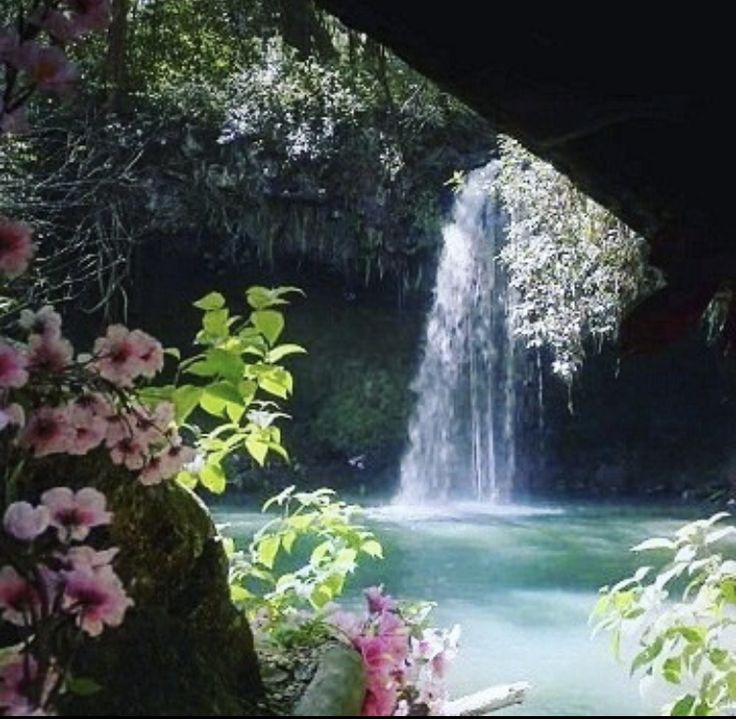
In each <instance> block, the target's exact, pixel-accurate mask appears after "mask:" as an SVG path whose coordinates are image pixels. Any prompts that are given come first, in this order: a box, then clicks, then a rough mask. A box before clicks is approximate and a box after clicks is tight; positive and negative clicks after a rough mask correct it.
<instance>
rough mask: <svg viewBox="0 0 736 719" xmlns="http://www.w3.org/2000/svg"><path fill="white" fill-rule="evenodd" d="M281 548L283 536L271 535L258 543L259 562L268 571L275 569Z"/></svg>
mask: <svg viewBox="0 0 736 719" xmlns="http://www.w3.org/2000/svg"><path fill="white" fill-rule="evenodd" d="M279 547H281V536H280V535H279V534H270V535H267V536H265V537H262V538H261V539H260V540H259V541H258V561H259V562H260V563H261V564H262V565H263V566H264V567H268V569H273V565H274V562H275V561H276V555H277V554H278V552H279Z"/></svg>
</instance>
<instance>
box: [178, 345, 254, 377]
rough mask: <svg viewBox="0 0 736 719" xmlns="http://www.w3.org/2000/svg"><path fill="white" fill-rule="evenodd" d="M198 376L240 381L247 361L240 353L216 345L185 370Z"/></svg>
mask: <svg viewBox="0 0 736 719" xmlns="http://www.w3.org/2000/svg"><path fill="white" fill-rule="evenodd" d="M184 371H185V372H188V373H189V374H193V375H196V376H197V377H224V378H225V379H228V380H230V381H231V382H239V381H240V380H241V379H242V378H243V372H244V371H245V363H244V362H243V360H242V359H241V358H240V356H239V355H237V354H235V353H233V352H228V351H227V350H223V349H220V348H218V347H215V348H213V349H210V350H207V353H206V355H205V358H204V359H203V360H199V361H197V362H195V363H194V364H192V365H190V366H189V367H187V368H186V370H184Z"/></svg>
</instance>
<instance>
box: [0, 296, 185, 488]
mask: <svg viewBox="0 0 736 719" xmlns="http://www.w3.org/2000/svg"><path fill="white" fill-rule="evenodd" d="M20 325H21V327H22V328H23V329H24V330H25V331H26V332H27V333H28V341H27V343H20V342H17V343H11V342H9V341H6V340H0V431H3V430H4V429H6V428H8V427H10V428H14V429H15V430H16V433H17V443H18V444H19V445H20V446H21V447H23V448H25V449H27V450H28V451H29V452H31V453H32V455H33V456H34V457H45V456H47V455H52V454H71V455H77V456H81V455H85V454H87V453H88V452H90V451H92V450H94V449H96V448H97V447H100V446H104V447H105V448H106V449H107V451H108V452H109V454H110V459H111V460H112V462H113V463H114V464H118V465H124V466H125V467H127V468H128V469H130V470H131V471H134V472H138V476H139V479H140V481H141V483H142V484H146V485H152V484H158V483H159V482H161V481H163V480H165V479H169V478H171V477H173V476H175V475H176V474H178V472H179V471H180V470H181V469H182V468H183V467H184V465H186V464H188V463H190V462H191V461H192V460H193V459H194V450H193V449H192V448H191V447H188V446H186V445H184V444H183V443H182V441H181V438H180V437H179V435H178V434H177V432H176V428H175V426H174V422H173V420H174V407H173V405H172V404H171V403H170V402H160V403H159V404H158V405H156V406H154V407H147V406H144V405H143V404H140V403H139V402H136V401H135V400H134V399H133V396H132V393H131V390H132V388H133V385H134V382H135V381H136V380H137V379H139V378H140V377H146V378H151V377H153V376H154V375H155V374H156V373H157V372H159V371H160V370H161V369H162V367H163V361H164V355H163V349H162V347H161V344H160V342H158V340H156V339H155V338H153V337H151V336H150V335H149V334H146V333H145V332H143V331H141V330H129V329H127V328H126V327H124V326H123V325H112V326H111V327H109V328H108V329H107V332H106V334H105V336H104V337H100V338H99V339H98V340H96V342H95V345H94V354H93V355H92V356H91V357H90V358H89V359H86V358H76V359H75V357H74V348H73V347H72V345H71V343H70V342H69V340H67V339H65V338H64V337H63V336H62V333H61V317H60V316H59V314H58V313H57V312H55V311H54V309H53V308H52V307H50V306H46V307H43V308H41V309H40V310H39V311H38V312H33V311H31V310H23V311H22V312H21V316H20ZM67 375H69V376H72V375H73V376H74V377H75V378H76V382H77V384H78V385H80V384H81V385H82V386H84V385H86V386H87V389H85V390H83V391H75V392H74V393H71V394H70V397H69V399H67V400H65V401H61V402H59V401H58V399H57V402H56V403H55V404H44V403H42V404H38V402H34V403H33V405H32V406H30V407H28V409H27V410H26V409H24V408H23V406H22V404H20V403H18V402H11V401H9V400H10V397H11V392H13V391H16V390H22V389H23V388H25V387H26V386H28V387H36V386H38V385H39V384H41V383H42V382H43V381H50V382H51V384H52V386H57V387H58V386H59V385H61V386H62V387H63V386H64V383H65V382H66V381H67V380H66V376H67ZM95 387H97V388H95Z"/></svg>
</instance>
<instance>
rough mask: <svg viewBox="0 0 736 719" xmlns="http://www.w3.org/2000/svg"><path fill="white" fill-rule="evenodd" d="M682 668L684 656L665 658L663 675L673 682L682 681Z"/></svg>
mask: <svg viewBox="0 0 736 719" xmlns="http://www.w3.org/2000/svg"><path fill="white" fill-rule="evenodd" d="M681 670H682V658H681V657H670V658H669V659H665V662H664V664H663V665H662V675H663V676H664V678H665V679H666V680H667V681H668V682H670V683H671V684H679V683H680V673H681Z"/></svg>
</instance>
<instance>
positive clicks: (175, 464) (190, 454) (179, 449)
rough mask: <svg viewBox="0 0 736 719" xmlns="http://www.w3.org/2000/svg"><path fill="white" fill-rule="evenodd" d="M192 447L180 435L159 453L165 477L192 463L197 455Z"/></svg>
mask: <svg viewBox="0 0 736 719" xmlns="http://www.w3.org/2000/svg"><path fill="white" fill-rule="evenodd" d="M196 454H197V453H196V452H195V451H194V449H193V448H192V447H188V446H187V445H185V444H182V443H181V439H179V438H178V437H177V438H176V439H175V440H172V443H171V444H170V445H169V446H168V447H167V448H166V449H164V450H163V451H162V452H161V454H160V455H159V456H160V458H161V472H162V475H163V478H164V479H169V478H170V477H173V476H174V475H175V474H178V473H179V472H180V471H181V470H182V469H183V468H184V466H185V465H187V464H190V463H191V462H193V461H194V459H195V457H196Z"/></svg>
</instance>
